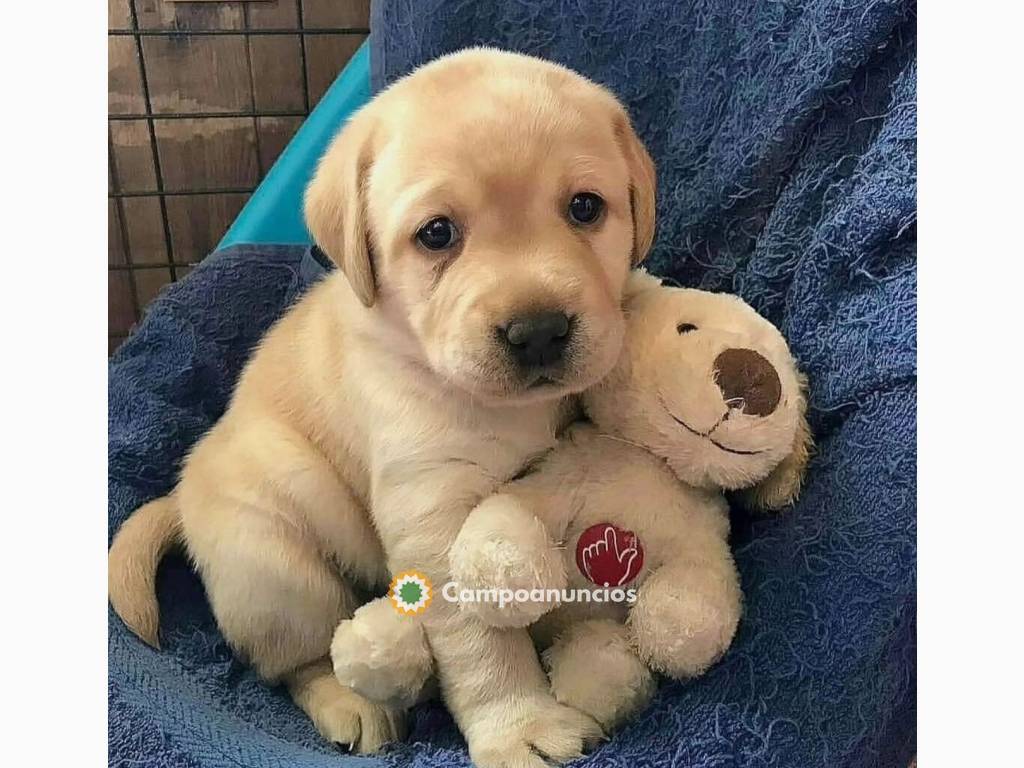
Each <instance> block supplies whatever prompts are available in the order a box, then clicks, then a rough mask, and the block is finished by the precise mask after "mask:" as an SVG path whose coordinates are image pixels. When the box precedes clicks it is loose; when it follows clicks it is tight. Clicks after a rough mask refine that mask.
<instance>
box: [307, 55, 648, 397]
mask: <svg viewBox="0 0 1024 768" xmlns="http://www.w3.org/2000/svg"><path fill="white" fill-rule="evenodd" d="M306 219H307V223H308V225H309V228H310V231H311V232H312V234H313V236H314V238H315V240H316V242H317V244H318V245H319V246H320V247H321V249H322V250H323V251H324V252H326V253H327V255H328V256H329V257H331V258H332V259H333V260H334V261H335V262H336V263H337V264H338V266H339V267H340V268H341V269H342V270H343V271H344V273H345V274H346V276H347V277H348V281H349V284H350V285H351V287H352V290H353V291H354V292H355V294H356V295H357V296H358V297H359V299H360V300H361V301H362V302H363V304H365V305H366V306H368V307H369V306H374V311H375V312H377V313H378V314H379V317H380V321H381V322H382V323H387V324H389V325H390V326H391V327H392V328H393V329H395V330H397V331H398V332H399V335H398V336H396V337H395V338H396V339H397V341H396V348H398V347H400V348H401V349H402V350H403V351H404V352H405V353H407V354H408V355H410V356H414V357H416V358H417V359H418V360H419V361H421V362H422V363H424V364H426V366H427V367H429V368H430V369H431V370H433V371H434V372H435V373H436V374H437V375H438V376H439V377H440V378H441V379H443V380H444V381H446V382H449V383H451V384H454V385H455V386H457V387H459V388H461V389H463V390H466V391H469V392H471V393H473V394H475V395H477V396H479V397H481V398H483V399H485V400H488V401H503V402H523V401H529V400H535V399H543V398H552V397H557V396H561V395H564V394H566V393H569V392H578V391H581V390H583V389H584V388H586V387H587V386H589V385H591V384H592V383H594V382H595V381H597V380H598V379H600V378H601V376H603V375H604V374H605V373H606V372H607V371H608V370H609V369H610V368H611V366H612V365H613V364H614V361H615V360H616V358H617V356H618V353H619V349H620V345H621V340H622V334H623V325H624V323H623V317H622V311H621V299H622V290H623V284H624V281H625V279H626V275H627V273H628V270H629V267H630V265H631V264H637V263H639V262H640V261H641V260H642V259H643V258H644V257H645V256H646V254H647V251H648V250H649V248H650V246H651V241H652V240H653V237H654V168H653V165H652V163H651V160H650V158H649V156H648V155H647V152H646V150H645V149H644V147H643V145H642V144H641V143H640V141H639V140H638V139H637V137H636V135H635V133H634V132H633V129H632V127H631V125H630V122H629V118H628V116H627V115H626V113H625V111H624V110H623V108H622V106H621V105H620V104H619V103H618V102H617V101H616V99H615V98H614V97H613V96H612V95H611V94H610V93H609V92H608V91H606V90H605V89H603V88H601V87H599V86H597V85H595V84H594V83H592V82H590V81H589V80H587V79H585V78H583V77H581V76H580V75H578V74H576V73H574V72H572V71H570V70H568V69H565V68H563V67H560V66H558V65H556V64H552V63H550V62H546V61H542V60H540V59H535V58H532V57H528V56H522V55H518V54H512V53H505V52H500V51H494V50H486V49H474V50H470V51H464V52H461V53H458V54H453V55H451V56H446V57H443V58H441V59H438V60H437V61H435V62H433V63H431V64H428V65H427V66H425V67H423V68H421V69H419V70H417V71H416V72H414V73H413V74H412V75H410V76H408V77H407V78H405V79H403V80H401V81H399V82H397V83H395V84H394V85H393V86H392V87H391V88H389V89H388V90H387V91H385V92H384V93H382V94H381V95H380V96H378V97H377V98H376V99H375V100H374V101H373V102H371V103H370V104H368V105H367V106H366V107H365V108H364V109H363V110H362V111H360V112H359V113H358V114H357V115H356V116H355V117H354V118H353V119H352V120H351V121H350V123H349V124H348V125H347V126H346V128H345V129H344V130H343V131H342V133H341V134H340V135H339V137H338V138H337V139H336V140H335V142H334V144H333V145H332V146H331V148H330V149H329V150H328V152H327V154H326V155H325V157H324V158H323V160H322V161H321V163H320V166H319V168H318V169H317V173H316V176H315V178H314V179H313V182H312V183H311V185H310V187H309V189H308V191H307V194H306Z"/></svg>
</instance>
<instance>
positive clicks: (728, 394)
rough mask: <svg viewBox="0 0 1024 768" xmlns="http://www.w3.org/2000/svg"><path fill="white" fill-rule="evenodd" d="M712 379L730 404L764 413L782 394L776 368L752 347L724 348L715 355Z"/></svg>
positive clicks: (761, 414)
mask: <svg viewBox="0 0 1024 768" xmlns="http://www.w3.org/2000/svg"><path fill="white" fill-rule="evenodd" d="M715 381H716V382H717V384H718V388H719V389H720V390H722V397H724V398H725V403H726V405H728V406H729V407H730V408H736V409H738V410H742V411H743V412H744V413H746V414H749V415H751V416H768V415H770V414H772V413H773V412H774V411H775V409H776V408H777V407H778V405H779V400H780V399H781V398H782V382H781V381H779V374H778V371H776V370H775V368H774V366H772V364H771V363H769V362H768V361H767V360H766V359H765V358H764V356H763V355H761V354H760V353H758V352H755V351H754V350H752V349H727V350H725V351H724V352H722V353H721V354H720V355H719V356H718V357H716V358H715Z"/></svg>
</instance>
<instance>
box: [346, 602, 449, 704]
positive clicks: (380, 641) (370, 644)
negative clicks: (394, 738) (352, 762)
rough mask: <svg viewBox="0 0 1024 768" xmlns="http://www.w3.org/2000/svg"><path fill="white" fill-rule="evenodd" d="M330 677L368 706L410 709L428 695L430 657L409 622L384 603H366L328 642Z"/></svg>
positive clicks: (417, 624) (419, 630)
mask: <svg viewBox="0 0 1024 768" xmlns="http://www.w3.org/2000/svg"><path fill="white" fill-rule="evenodd" d="M331 662H332V663H333V665H334V674H335V677H337V678H338V680H339V681H340V682H341V683H342V684H343V685H347V686H349V687H350V688H352V689H353V690H354V691H356V692H357V693H360V694H362V695H363V696H365V697H366V698H368V699H370V700H371V701H376V702H378V703H382V704H385V703H386V704H390V705H392V706H397V707H410V706H412V705H413V704H415V703H417V702H418V701H422V700H423V699H424V698H426V696H427V695H428V694H429V692H430V691H431V690H432V689H431V684H432V682H433V676H434V657H433V656H432V654H431V652H430V647H429V646H428V645H427V638H426V633H425V632H424V631H423V627H422V625H421V624H420V621H419V619H418V618H416V617H415V616H403V615H402V614H400V613H398V612H397V611H396V610H395V609H394V607H393V606H392V605H391V602H390V601H389V600H388V598H386V597H381V598H378V599H376V600H372V601H370V602H369V603H367V604H366V605H364V606H362V607H361V608H359V609H358V610H357V611H356V612H355V613H354V614H353V616H352V618H351V619H347V620H345V621H343V622H341V624H339V625H338V628H337V630H335V633H334V640H333V641H332V642H331Z"/></svg>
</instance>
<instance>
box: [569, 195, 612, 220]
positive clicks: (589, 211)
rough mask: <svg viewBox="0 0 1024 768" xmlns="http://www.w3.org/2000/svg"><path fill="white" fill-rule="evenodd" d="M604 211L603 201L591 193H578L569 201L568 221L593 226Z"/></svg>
mask: <svg viewBox="0 0 1024 768" xmlns="http://www.w3.org/2000/svg"><path fill="white" fill-rule="evenodd" d="M603 210H604V200H602V199H601V196H600V195H595V194H594V193H593V192H580V193H579V194H577V195H573V198H572V200H570V201H569V219H570V220H571V221H572V222H573V223H574V224H593V223H594V222H595V221H597V220H598V218H599V217H600V216H601V211H603Z"/></svg>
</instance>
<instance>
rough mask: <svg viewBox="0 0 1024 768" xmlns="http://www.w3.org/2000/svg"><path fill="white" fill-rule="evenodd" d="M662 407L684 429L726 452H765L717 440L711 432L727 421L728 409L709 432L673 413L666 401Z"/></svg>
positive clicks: (753, 453) (743, 454)
mask: <svg viewBox="0 0 1024 768" xmlns="http://www.w3.org/2000/svg"><path fill="white" fill-rule="evenodd" d="M662 407H663V408H665V412H666V413H667V414H668V415H669V416H671V417H672V418H673V419H675V421H676V423H677V424H679V425H680V426H681V427H683V429H685V430H686V431H688V432H690V433H692V434H694V435H696V436H697V437H703V438H704V439H705V440H707V441H708V442H710V443H711V444H712V445H713V446H715V447H716V448H718V449H720V450H723V451H725V452H726V453H734V454H736V455H737V456H756V455H757V454H759V453H764V451H741V450H739V449H738V448H729V447H728V446H725V445H722V444H721V443H720V442H718V441H717V440H715V438H713V437H712V436H711V433H712V432H714V431H715V430H716V429H718V426H719V424H721V423H722V422H723V421H725V420H726V419H728V418H729V412H728V411H726V412H725V415H723V416H722V418H720V419H719V420H718V423H717V424H715V426H713V427H712V428H711V429H709V430H708V431H707V432H698V431H697V430H696V429H694V428H693V427H691V426H690V425H689V424H687V423H686V422H685V421H683V420H682V419H680V418H679V417H678V416H676V415H675V414H674V413H672V411H670V410H669V409H668V406H666V405H665V403H664V402H662Z"/></svg>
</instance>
